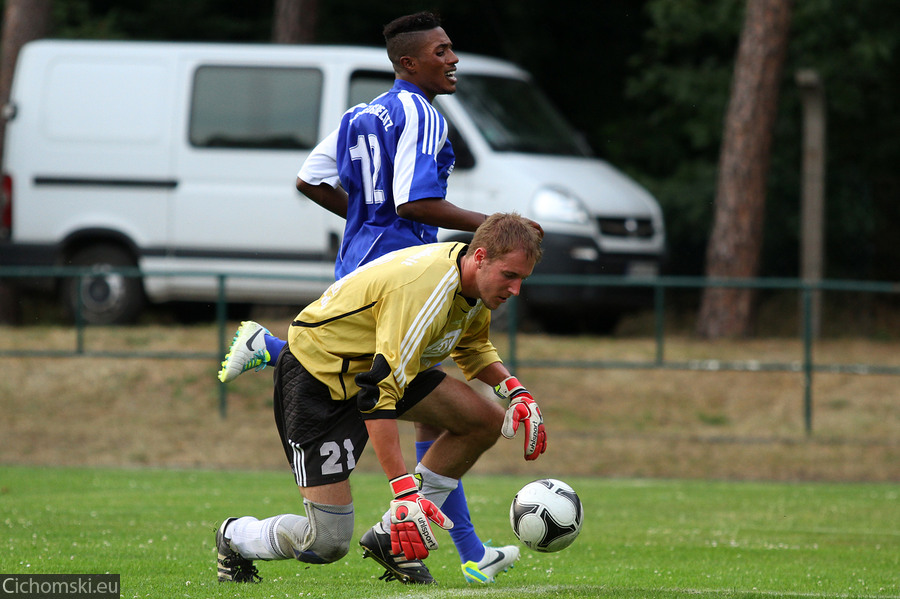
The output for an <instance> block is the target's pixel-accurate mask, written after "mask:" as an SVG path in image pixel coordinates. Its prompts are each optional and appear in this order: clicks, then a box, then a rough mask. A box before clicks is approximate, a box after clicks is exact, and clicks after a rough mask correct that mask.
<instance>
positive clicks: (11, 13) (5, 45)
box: [0, 0, 50, 156]
mask: <svg viewBox="0 0 900 599" xmlns="http://www.w3.org/2000/svg"><path fill="white" fill-rule="evenodd" d="M49 31H50V0H6V10H4V12H3V33H2V41H0V103H2V104H4V105H5V104H6V103H7V102H8V101H9V88H10V86H11V85H12V76H13V69H15V66H16V59H17V58H18V57H19V50H21V49H22V46H24V45H25V42H30V41H31V40H34V39H38V38H42V37H46V36H47V33H48V32H49ZM5 128H6V121H5V120H3V119H0V156H2V155H3V130H4V129H5Z"/></svg>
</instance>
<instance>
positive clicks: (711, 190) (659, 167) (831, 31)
mask: <svg viewBox="0 0 900 599" xmlns="http://www.w3.org/2000/svg"><path fill="white" fill-rule="evenodd" d="M794 4H795V10H794V15H793V26H792V34H791V35H792V37H791V42H790V46H789V57H788V63H787V65H786V68H785V75H784V81H783V84H782V89H781V101H780V109H779V111H780V112H779V118H778V122H777V124H776V132H775V141H774V144H773V156H772V164H771V172H770V177H769V195H768V199H767V221H766V237H765V244H764V256H763V260H764V261H763V272H762V273H761V274H763V275H766V276H776V275H777V276H796V274H797V271H798V262H799V257H798V245H799V209H800V202H799V197H800V193H801V188H800V178H799V169H800V164H801V161H800V147H799V141H800V139H801V134H802V131H801V120H800V119H801V116H802V114H801V108H800V102H799V94H798V91H797V87H796V84H795V82H794V75H795V73H796V71H797V70H798V69H800V68H814V69H816V70H818V71H819V73H820V74H821V76H822V79H823V81H824V86H825V93H826V98H827V106H828V150H827V152H828V155H827V159H828V173H827V181H826V197H827V227H828V228H827V233H826V239H827V248H826V252H827V256H828V259H827V264H828V273H827V274H828V276H831V277H850V278H891V279H895V278H897V276H898V274H900V273H898V270H897V267H896V264H897V262H898V259H900V249H898V248H897V245H896V244H895V243H893V242H891V241H889V240H891V239H892V238H893V236H894V234H893V232H892V231H891V227H892V226H893V224H894V223H896V222H898V218H900V209H898V204H897V202H896V201H895V200H894V198H895V197H896V194H897V191H898V190H900V179H898V175H897V173H896V169H894V168H891V167H890V166H889V165H890V164H896V163H897V161H898V160H900V143H898V142H897V139H898V133H900V116H898V115H897V113H896V110H895V109H893V110H892V108H891V107H892V106H893V107H896V102H897V100H896V98H897V97H898V93H900V83H898V79H897V77H896V76H894V75H893V74H895V73H897V72H898V68H900V65H898V64H897V61H898V51H897V50H898V44H900V31H898V29H900V4H898V3H896V2H890V1H887V0H880V1H879V0H869V1H864V2H855V1H853V0H810V1H807V0H804V1H803V2H795V3H794ZM743 5H744V3H742V2H733V1H731V0H717V1H714V2H701V1H699V0H690V1H685V0H650V1H649V2H648V3H647V6H646V11H647V14H648V16H649V17H650V19H651V25H650V27H649V28H648V30H647V31H646V33H645V35H644V44H643V46H642V48H641V50H640V52H638V53H636V54H635V55H634V56H633V57H632V59H631V62H630V67H631V74H630V77H629V79H628V82H627V86H626V90H627V94H628V98H629V100H630V101H631V102H632V103H633V104H632V106H633V107H634V109H635V111H634V112H635V115H637V114H641V115H642V118H639V117H637V116H635V117H634V119H633V120H628V121H625V122H623V123H622V124H621V126H619V127H618V128H617V129H616V131H617V134H618V135H619V136H620V137H626V136H628V137H629V138H630V139H632V138H635V137H637V138H639V139H641V140H644V141H643V142H641V143H640V144H630V145H628V144H619V145H616V146H614V148H615V149H616V150H617V152H616V153H615V154H614V155H613V156H612V158H613V161H614V162H618V163H621V164H625V165H632V168H633V169H637V170H640V171H641V172H643V173H644V174H646V175H647V177H648V180H645V181H644V182H645V184H646V185H647V186H648V187H649V188H650V189H651V190H652V191H654V192H655V193H656V195H657V197H658V198H659V199H660V201H661V203H662V204H663V208H664V211H665V213H666V216H667V222H668V223H669V229H670V247H671V248H672V253H673V255H676V256H680V257H682V258H684V259H685V260H683V261H679V262H678V263H677V265H676V266H675V268H676V272H689V273H698V274H699V273H700V272H702V262H697V261H696V260H697V259H698V258H702V254H698V252H697V251H696V249H697V246H698V244H699V245H703V244H704V243H705V241H702V240H701V239H699V238H701V237H702V238H705V237H706V236H707V234H708V230H709V223H710V222H711V221H710V219H711V210H712V205H713V200H714V197H715V177H716V174H717V172H716V168H715V166H716V164H717V161H718V152H719V145H720V143H721V131H722V123H723V117H724V114H725V108H726V105H727V101H728V93H729V90H730V80H731V71H732V68H733V62H734V55H735V51H736V48H737V43H738V37H739V33H740V27H741V21H742V18H743ZM649 140H652V141H649ZM673 157H677V159H673ZM696 177H703V181H696V180H693V179H695V178H696ZM691 190H693V191H694V192H699V193H697V195H693V196H685V195H684V194H685V193H687V192H690V191H691ZM689 204H692V205H694V208H693V209H686V207H687V205H689Z"/></svg>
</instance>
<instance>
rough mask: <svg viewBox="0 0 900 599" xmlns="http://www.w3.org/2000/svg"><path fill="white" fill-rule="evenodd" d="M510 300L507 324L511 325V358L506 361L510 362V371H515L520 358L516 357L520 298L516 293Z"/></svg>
mask: <svg viewBox="0 0 900 599" xmlns="http://www.w3.org/2000/svg"><path fill="white" fill-rule="evenodd" d="M509 300H510V301H509V308H508V310H509V319H508V324H507V326H508V327H509V331H508V333H509V359H508V360H506V362H507V363H508V364H509V367H508V368H509V371H510V372H512V373H515V372H516V370H517V369H516V362H517V360H518V359H517V357H516V333H517V332H518V329H519V298H518V297H517V296H515V295H514V296H512V297H510V298H509Z"/></svg>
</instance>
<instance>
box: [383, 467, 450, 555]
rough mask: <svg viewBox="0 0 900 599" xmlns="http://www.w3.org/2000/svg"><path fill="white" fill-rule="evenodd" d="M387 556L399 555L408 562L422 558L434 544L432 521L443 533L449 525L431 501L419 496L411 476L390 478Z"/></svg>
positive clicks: (432, 548)
mask: <svg viewBox="0 0 900 599" xmlns="http://www.w3.org/2000/svg"><path fill="white" fill-rule="evenodd" d="M391 490H392V491H393V492H394V499H393V501H391V553H393V554H394V555H399V554H400V553H401V552H402V553H403V555H405V556H406V559H408V560H414V559H425V558H426V557H428V552H429V551H432V550H434V549H437V547H438V543H437V539H436V538H435V536H434V532H433V531H432V530H431V522H434V523H435V524H437V525H438V526H440V527H441V528H443V529H444V530H450V529H451V528H453V522H452V521H451V520H450V518H448V517H447V516H445V515H444V513H443V512H442V511H441V510H440V509H439V508H438V506H436V505H434V504H433V503H432V502H431V501H429V500H427V499H425V498H424V497H422V496H421V495H419V486H418V485H417V484H416V479H415V477H413V476H412V475H411V474H405V475H403V476H398V477H397V478H394V479H391Z"/></svg>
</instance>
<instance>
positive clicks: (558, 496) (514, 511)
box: [509, 478, 584, 553]
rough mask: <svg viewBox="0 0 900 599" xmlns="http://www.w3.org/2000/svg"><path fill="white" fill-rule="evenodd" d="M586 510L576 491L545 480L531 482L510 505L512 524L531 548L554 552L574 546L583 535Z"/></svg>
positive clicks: (554, 481) (515, 531) (517, 533)
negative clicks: (582, 528) (577, 538)
mask: <svg viewBox="0 0 900 599" xmlns="http://www.w3.org/2000/svg"><path fill="white" fill-rule="evenodd" d="M583 520H584V510H583V509H582V507H581V500H580V499H578V495H577V494H576V493H575V490H574V489H573V488H572V487H570V486H569V485H567V484H566V483H564V482H562V481H559V480H556V479H553V478H544V479H541V480H536V481H533V482H530V483H528V484H527V485H525V486H524V487H522V489H521V490H520V491H519V492H518V493H516V496H515V497H514V498H513V501H512V505H511V506H509V523H510V524H511V525H512V529H513V532H514V533H515V534H516V537H517V538H518V539H519V540H520V541H522V542H523V543H524V544H525V546H526V547H528V548H529V549H534V550H535V551H541V552H543V553H552V552H554V551H559V550H560V549H565V548H566V547H568V546H569V545H571V544H572V541H574V540H575V537H577V536H578V533H579V532H581V523H582V522H583Z"/></svg>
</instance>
